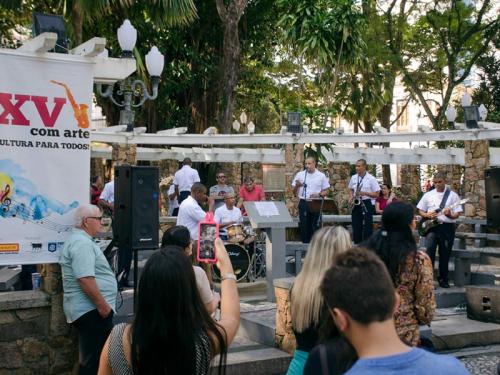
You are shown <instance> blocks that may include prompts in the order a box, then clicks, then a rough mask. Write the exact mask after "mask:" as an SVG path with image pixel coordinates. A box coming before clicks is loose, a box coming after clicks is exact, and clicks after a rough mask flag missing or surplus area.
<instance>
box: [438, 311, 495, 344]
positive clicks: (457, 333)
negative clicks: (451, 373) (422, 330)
mask: <svg viewBox="0 0 500 375" xmlns="http://www.w3.org/2000/svg"><path fill="white" fill-rule="evenodd" d="M431 329H432V337H431V340H432V342H433V344H434V346H435V347H436V349H437V350H440V351H442V350H453V349H462V348H465V347H474V346H487V345H493V344H498V343H500V324H495V323H485V322H480V321H477V320H471V319H468V318H467V315H466V314H465V313H463V312H462V313H459V314H455V315H449V316H442V315H441V316H439V315H438V316H437V317H436V319H435V320H434V321H433V322H432V324H431Z"/></svg>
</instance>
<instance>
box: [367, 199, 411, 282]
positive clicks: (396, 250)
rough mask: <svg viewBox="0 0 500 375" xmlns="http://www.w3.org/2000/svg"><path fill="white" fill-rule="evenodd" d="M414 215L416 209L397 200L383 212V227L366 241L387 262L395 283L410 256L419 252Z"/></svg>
mask: <svg viewBox="0 0 500 375" xmlns="http://www.w3.org/2000/svg"><path fill="white" fill-rule="evenodd" d="M414 217H415V209H414V207H413V206H412V205H411V204H409V203H405V202H400V201H396V202H393V203H391V204H389V205H387V207H386V208H385V209H384V212H383V213H382V228H381V229H380V230H379V231H377V232H376V233H375V234H374V235H373V236H372V237H371V238H370V239H369V240H368V241H367V242H366V247H368V248H369V249H371V250H373V251H375V253H377V255H378V256H379V257H380V258H381V259H382V261H383V262H384V263H385V265H386V266H387V269H388V271H389V274H390V275H391V278H392V280H393V282H394V284H396V283H397V280H398V276H399V274H400V272H401V271H402V270H403V267H404V265H405V264H406V261H407V258H408V256H410V255H413V256H414V255H415V254H416V252H417V244H416V242H415V237H414V236H413V232H412V223H413V220H414Z"/></svg>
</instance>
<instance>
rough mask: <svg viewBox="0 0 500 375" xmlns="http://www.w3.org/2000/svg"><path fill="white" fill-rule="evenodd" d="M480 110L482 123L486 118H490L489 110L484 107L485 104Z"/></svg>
mask: <svg viewBox="0 0 500 375" xmlns="http://www.w3.org/2000/svg"><path fill="white" fill-rule="evenodd" d="M478 110H479V118H480V119H481V121H485V120H486V116H488V109H487V108H486V107H485V106H484V104H481V105H480V106H479V108H478Z"/></svg>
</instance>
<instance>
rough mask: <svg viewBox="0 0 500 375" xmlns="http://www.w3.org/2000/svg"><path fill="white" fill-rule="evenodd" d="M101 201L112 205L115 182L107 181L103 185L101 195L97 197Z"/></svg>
mask: <svg viewBox="0 0 500 375" xmlns="http://www.w3.org/2000/svg"><path fill="white" fill-rule="evenodd" d="M99 199H102V200H103V201H106V202H108V203H114V201H115V182H114V181H109V182H108V183H107V184H106V185H104V189H102V193H101V195H100V197H99Z"/></svg>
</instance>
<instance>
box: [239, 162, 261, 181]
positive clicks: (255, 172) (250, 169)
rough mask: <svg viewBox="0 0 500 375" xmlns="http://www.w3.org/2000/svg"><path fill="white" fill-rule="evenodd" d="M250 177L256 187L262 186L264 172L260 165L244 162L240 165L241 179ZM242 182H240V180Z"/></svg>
mask: <svg viewBox="0 0 500 375" xmlns="http://www.w3.org/2000/svg"><path fill="white" fill-rule="evenodd" d="M246 176H252V177H253V179H254V181H255V183H256V184H257V185H262V182H263V180H264V171H263V169H262V163H258V162H245V163H242V164H241V177H242V178H244V177H246ZM240 181H242V180H240Z"/></svg>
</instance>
